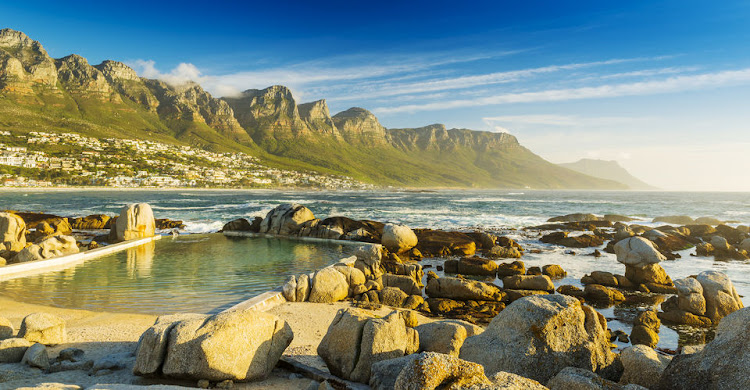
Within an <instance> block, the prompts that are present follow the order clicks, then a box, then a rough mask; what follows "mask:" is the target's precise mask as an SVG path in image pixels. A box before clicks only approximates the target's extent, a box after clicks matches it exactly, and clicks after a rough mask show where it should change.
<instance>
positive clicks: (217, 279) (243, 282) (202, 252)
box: [0, 233, 355, 314]
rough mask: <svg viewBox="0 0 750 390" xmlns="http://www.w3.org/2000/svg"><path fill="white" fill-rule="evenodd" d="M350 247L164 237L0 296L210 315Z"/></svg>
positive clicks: (21, 283) (6, 286)
mask: <svg viewBox="0 0 750 390" xmlns="http://www.w3.org/2000/svg"><path fill="white" fill-rule="evenodd" d="M354 248H355V246H351V245H340V244H332V243H317V242H316V243H310V242H304V241H294V240H283V239H274V238H235V237H225V236H224V235H222V234H218V233H214V234H192V235H184V236H179V237H176V238H172V237H164V238H163V239H161V240H159V241H156V242H151V243H149V244H146V245H141V246H139V247H135V248H131V249H127V250H125V251H122V252H119V253H115V254H112V255H108V256H104V257H101V258H98V259H94V260H89V261H87V262H85V263H82V264H79V265H76V266H74V267H71V268H67V269H65V270H62V271H55V272H48V273H44V274H40V275H36V276H30V277H26V278H21V279H15V280H10V281H6V282H0V294H3V295H5V296H8V297H11V298H13V299H17V300H19V301H23V302H29V303H37V304H43V305H52V306H57V307H68V308H79V309H89V310H106V311H120V312H130V313H149V314H167V313H179V312H196V313H216V312H219V311H221V310H224V309H226V308H229V307H231V306H233V305H234V304H237V303H239V302H241V301H243V300H245V299H248V298H251V297H253V296H255V295H258V294H260V293H263V292H265V291H268V290H270V289H273V288H275V287H277V286H279V285H281V284H282V283H283V282H284V281H285V280H286V278H287V277H288V275H292V274H301V273H306V272H312V271H315V270H317V269H320V268H322V267H324V266H326V265H328V264H331V263H334V262H336V261H337V260H339V259H341V258H343V257H347V256H348V254H349V253H350V252H352V251H353V250H354Z"/></svg>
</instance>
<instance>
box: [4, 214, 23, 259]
mask: <svg viewBox="0 0 750 390" xmlns="http://www.w3.org/2000/svg"><path fill="white" fill-rule="evenodd" d="M0 244H4V245H5V249H7V250H9V251H13V252H18V251H20V250H21V249H23V248H24V247H25V246H26V223H25V222H24V221H23V219H22V218H21V217H19V216H17V215H15V214H11V213H4V212H0Z"/></svg>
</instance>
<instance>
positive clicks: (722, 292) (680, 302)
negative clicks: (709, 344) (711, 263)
mask: <svg viewBox="0 0 750 390" xmlns="http://www.w3.org/2000/svg"><path fill="white" fill-rule="evenodd" d="M674 283H675V286H676V288H677V295H675V296H672V297H670V298H669V299H667V300H666V301H665V302H664V303H662V305H661V309H662V311H663V312H661V313H659V318H661V319H663V320H664V321H667V322H671V323H676V324H685V325H691V326H701V327H708V326H711V325H712V324H716V323H718V322H719V321H720V320H721V319H722V318H724V317H726V316H727V315H728V314H730V313H733V312H735V311H737V310H739V309H741V308H743V307H744V306H743V304H742V300H741V299H740V297H739V295H738V294H737V290H736V289H735V288H734V285H733V284H732V281H731V280H729V278H728V277H727V275H725V274H724V273H722V272H718V271H703V272H701V273H700V274H698V275H697V276H696V277H694V278H693V277H689V278H685V279H679V280H676V281H675V282H674Z"/></svg>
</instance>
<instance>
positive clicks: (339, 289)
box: [307, 267, 349, 303]
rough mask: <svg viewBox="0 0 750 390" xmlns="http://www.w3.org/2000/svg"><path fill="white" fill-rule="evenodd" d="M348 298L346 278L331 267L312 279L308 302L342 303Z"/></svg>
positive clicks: (322, 270) (320, 271) (319, 272)
mask: <svg viewBox="0 0 750 390" xmlns="http://www.w3.org/2000/svg"><path fill="white" fill-rule="evenodd" d="M347 296H349V284H348V283H347V282H346V277H345V276H344V275H343V274H342V273H341V272H339V271H337V270H336V269H335V268H333V267H326V268H323V269H321V270H319V271H318V272H316V273H315V275H314V276H313V278H312V286H311V288H310V296H309V297H308V299H307V300H308V301H310V302H315V303H331V302H337V301H342V300H344V299H346V297H347Z"/></svg>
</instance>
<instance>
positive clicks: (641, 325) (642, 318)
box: [630, 310, 661, 348]
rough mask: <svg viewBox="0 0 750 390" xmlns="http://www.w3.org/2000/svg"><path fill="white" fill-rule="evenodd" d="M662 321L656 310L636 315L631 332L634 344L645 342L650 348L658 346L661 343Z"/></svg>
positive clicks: (631, 340)
mask: <svg viewBox="0 0 750 390" xmlns="http://www.w3.org/2000/svg"><path fill="white" fill-rule="evenodd" d="M660 327H661V321H659V318H658V317H657V316H656V312H655V311H651V310H649V311H644V312H642V313H641V314H639V315H638V317H636V319H635V321H634V322H633V330H632V332H631V333H630V342H631V343H632V344H633V345H636V344H643V345H647V346H648V347H649V348H654V347H656V344H657V343H659V328H660Z"/></svg>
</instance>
